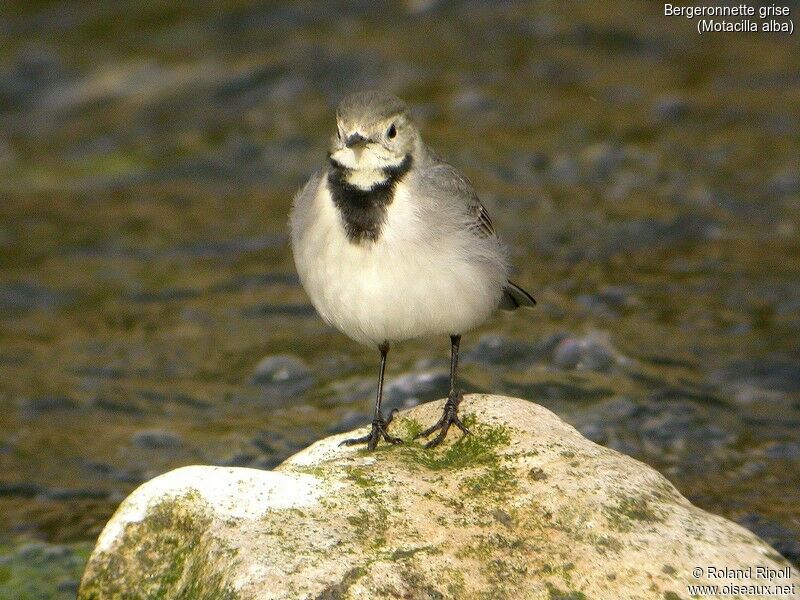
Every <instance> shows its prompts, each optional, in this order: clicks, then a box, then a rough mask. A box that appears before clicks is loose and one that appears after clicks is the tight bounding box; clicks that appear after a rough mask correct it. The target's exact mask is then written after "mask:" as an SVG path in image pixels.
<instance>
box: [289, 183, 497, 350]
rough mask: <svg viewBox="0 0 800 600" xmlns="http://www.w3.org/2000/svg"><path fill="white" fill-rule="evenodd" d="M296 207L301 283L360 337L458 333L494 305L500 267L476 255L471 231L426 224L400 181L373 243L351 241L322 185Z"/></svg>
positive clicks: (330, 316)
mask: <svg viewBox="0 0 800 600" xmlns="http://www.w3.org/2000/svg"><path fill="white" fill-rule="evenodd" d="M312 194H313V193H312ZM294 210H295V214H294V215H293V222H294V223H293V232H292V245H293V251H294V255H295V263H296V265H297V270H298V273H299V275H300V279H301V281H302V283H303V286H304V287H305V289H306V291H307V292H308V295H309V297H310V298H311V302H312V304H313V305H314V307H315V308H316V309H317V311H318V312H319V314H320V315H321V316H322V318H323V319H325V321H327V322H328V323H330V324H331V325H333V326H334V327H336V328H337V329H339V330H340V331H342V332H343V333H345V334H346V335H348V336H349V337H351V338H353V339H354V340H356V341H358V342H362V343H366V344H379V343H381V342H383V341H389V342H393V341H401V340H406V339H411V338H415V337H419V336H423V335H434V334H446V335H450V334H458V333H462V332H465V331H468V330H469V329H472V328H474V327H476V326H477V325H479V324H480V323H481V322H483V321H484V320H485V319H487V318H488V317H489V315H490V314H491V313H492V312H493V311H494V310H495V308H496V307H497V305H498V302H499V300H500V296H501V293H502V286H503V284H504V283H505V277H506V273H505V272H504V269H503V267H502V265H499V264H496V263H492V262H491V261H487V260H481V259H479V258H476V253H475V251H474V247H472V246H474V242H475V239H474V238H473V237H472V235H470V234H466V233H465V234H463V235H437V229H438V228H437V224H436V223H427V224H425V225H423V223H422V222H421V221H420V214H419V211H418V210H415V205H414V204H413V203H412V202H410V201H409V199H408V196H407V188H406V187H405V186H404V185H403V184H402V183H400V184H399V185H398V186H397V188H396V190H395V196H394V200H393V201H392V203H391V204H390V205H389V207H388V211H387V219H386V223H385V224H384V226H383V229H382V232H381V235H380V237H379V238H378V240H377V241H376V242H363V243H360V244H355V243H352V242H351V241H350V240H348V238H347V236H346V235H345V230H344V227H343V223H342V219H341V217H340V214H339V212H338V210H337V209H336V207H335V206H334V204H333V202H332V200H331V197H330V194H329V193H328V191H327V188H326V185H324V183H323V184H322V185H320V186H319V188H318V191H317V193H316V194H313V200H311V202H308V203H307V204H306V205H305V206H302V207H300V206H296V207H295V209H294ZM301 211H302V214H297V213H299V212H301ZM295 221H296V222H295ZM477 254H478V255H480V252H478V253H477Z"/></svg>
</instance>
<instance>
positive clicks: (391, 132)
mask: <svg viewBox="0 0 800 600" xmlns="http://www.w3.org/2000/svg"><path fill="white" fill-rule="evenodd" d="M386 136H387V137H388V138H389V139H390V140H393V139H394V138H395V137H396V136H397V127H395V126H394V123H392V124H391V125H390V126H389V130H388V131H387V132H386Z"/></svg>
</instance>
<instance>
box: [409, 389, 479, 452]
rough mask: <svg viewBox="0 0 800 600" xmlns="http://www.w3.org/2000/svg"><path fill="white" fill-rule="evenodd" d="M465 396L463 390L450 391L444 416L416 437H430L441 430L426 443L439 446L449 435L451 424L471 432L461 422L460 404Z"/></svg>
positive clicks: (426, 445) (415, 437) (467, 432)
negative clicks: (459, 415)
mask: <svg viewBox="0 0 800 600" xmlns="http://www.w3.org/2000/svg"><path fill="white" fill-rule="evenodd" d="M463 397H464V394H462V393H461V392H455V391H452V392H450V395H449V396H448V398H447V402H445V403H444V412H443V413H442V417H441V418H440V419H439V420H438V421H437V422H436V424H435V425H433V426H432V427H429V428H428V429H426V430H425V431H420V432H419V433H418V434H417V435H415V436H414V439H415V440H416V439H417V438H421V437H428V436H429V435H430V434H432V433H433V432H434V431H436V430H437V429H438V430H439V435H437V436H436V437H435V438H433V439H432V440H431V441H429V442H428V443H427V444H425V448H433V447H435V446H438V445H439V444H441V443H442V441H443V440H444V438H445V437H447V430H448V429H450V426H451V425H455V426H456V427H458V428H459V429H460V430H461V431H463V432H464V434H465V435H467V434H469V433H470V431H469V429H467V428H466V427H464V424H463V423H462V422H461V419H459V418H458V405H459V404H460V403H461V399H462V398H463Z"/></svg>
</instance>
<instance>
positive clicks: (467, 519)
mask: <svg viewBox="0 0 800 600" xmlns="http://www.w3.org/2000/svg"><path fill="white" fill-rule="evenodd" d="M441 407H442V403H441V402H433V403H430V404H425V405H422V406H418V407H415V408H413V409H411V410H409V411H407V412H405V413H402V414H400V415H399V416H398V417H397V418H396V419H395V421H394V422H393V423H392V426H391V428H392V430H393V432H394V433H395V434H398V435H401V436H403V437H404V438H405V439H407V440H410V439H411V438H412V437H413V435H414V434H415V433H417V432H418V431H420V429H421V428H422V427H423V426H427V425H428V424H430V423H432V422H434V421H435V420H436V419H437V418H438V417H439V414H440V411H441ZM461 412H462V414H463V415H464V418H465V421H466V422H467V424H468V426H469V427H470V428H471V430H472V432H473V434H472V435H470V436H467V437H464V438H460V436H459V435H457V434H456V432H453V433H452V434H451V435H450V437H449V438H448V440H447V443H446V444H445V445H443V447H440V448H437V449H435V450H424V449H422V448H421V446H420V445H419V444H417V443H411V442H409V443H406V444H405V445H402V446H383V447H379V449H378V450H377V451H375V452H373V453H368V452H366V451H364V450H362V449H358V448H348V447H339V445H338V444H339V442H340V441H341V440H342V439H344V438H346V437H350V436H352V435H353V434H352V433H350V434H342V435H337V436H333V437H330V438H327V439H325V440H322V441H320V442H317V443H316V444H314V445H312V446H311V447H309V448H308V449H306V450H304V451H302V452H300V453H299V454H297V455H295V456H294V457H292V458H291V459H289V460H288V461H286V462H285V463H283V464H282V465H281V466H280V467H278V468H277V469H276V470H275V471H272V472H270V471H257V470H253V469H237V468H221V467H186V468H183V469H178V470H176V471H173V472H171V473H167V474H165V475H162V476H161V477H157V478H156V479H154V480H152V481H150V482H148V483H146V484H144V485H143V486H141V487H140V488H139V489H138V490H136V491H135V492H134V493H133V494H132V495H131V496H130V497H129V498H128V499H127V500H125V502H124V503H123V504H122V506H120V508H119V510H118V511H117V513H116V514H115V515H114V517H113V518H112V519H111V521H110V522H109V523H108V525H107V526H106V528H105V530H104V531H103V533H102V535H101V536H100V539H99V540H98V543H97V547H96V548H95V550H94V552H93V554H92V556H91V558H90V560H89V564H88V566H87V568H86V572H85V574H84V577H83V582H82V585H81V590H80V595H79V597H80V598H81V599H82V600H89V599H113V598H166V599H169V598H187V599H188V598H192V599H209V600H211V599H215V600H216V599H225V598H231V599H233V598H238V599H242V600H245V599H246V600H249V599H256V598H258V599H264V600H266V599H278V598H310V599H326V598H328V599H333V598H420V599H422V598H491V599H501V598H512V599H519V598H542V599H550V600H552V599H555V598H562V599H566V598H570V599H609V600H610V599H613V600H619V599H623V598H635V599H637V600H641V599H648V598H653V599H656V598H657V599H659V600H663V599H665V598H668V599H673V600H674V599H675V598H689V596H690V591H689V590H688V588H687V586H688V585H691V584H695V583H701V584H702V583H711V584H719V585H724V584H726V583H735V584H737V585H748V584H755V583H760V584H766V583H770V584H773V585H774V584H786V585H791V584H792V583H794V584H795V589H796V590H800V581H798V579H797V578H796V576H795V577H794V578H792V576H791V575H790V576H789V577H790V578H789V579H786V578H780V577H778V578H777V579H773V580H772V581H771V582H767V581H766V580H759V579H757V572H756V567H759V566H761V567H769V568H771V569H776V570H777V569H786V567H788V566H789V565H788V563H787V562H786V560H785V559H783V558H782V557H781V556H780V555H779V554H777V553H776V552H775V551H774V550H773V549H772V548H770V547H769V546H768V545H767V544H766V543H764V542H763V541H761V540H760V539H758V538H757V537H756V536H755V535H753V534H752V533H750V532H748V531H747V530H745V529H744V528H742V527H740V526H739V525H736V524H734V523H732V522H730V521H727V520H725V519H723V518H720V517H717V516H714V515H711V514H709V513H706V512H704V511H702V510H700V509H698V508H696V507H694V506H692V505H691V504H690V503H689V502H688V501H687V500H686V499H685V498H684V497H683V496H681V495H680V494H679V493H678V492H677V491H676V490H675V488H674V487H673V486H672V484H670V483H669V482H668V481H667V480H666V479H665V478H664V477H663V476H661V475H660V474H659V473H657V472H656V471H654V470H653V469H651V468H650V467H647V466H646V465H643V464H642V463H639V462H637V461H635V460H633V459H631V458H628V457H627V456H624V455H621V454H619V453H617V452H614V451H612V450H609V449H606V448H603V447H601V446H598V445H596V444H594V443H592V442H590V441H588V440H586V439H585V438H583V437H582V436H581V435H580V434H579V433H578V432H577V431H576V430H575V429H573V428H572V427H570V426H569V425H566V424H565V423H563V422H562V421H561V420H560V419H559V418H558V417H556V416H555V415H554V414H552V413H551V412H549V411H547V410H545V409H544V408H542V407H540V406H537V405H535V404H532V403H529V402H526V401H523V400H517V399H512V398H504V397H499V396H486V395H472V396H467V397H466V399H465V401H464V402H463V404H462V406H461ZM709 567H716V568H728V569H747V568H750V569H751V571H752V578H745V579H741V578H739V579H736V580H724V579H722V580H720V579H715V580H706V579H703V578H700V579H697V578H695V577H694V575H693V570H694V569H698V568H702V569H703V573H704V574H707V573H708V569H709ZM782 573H785V571H784V572H782Z"/></svg>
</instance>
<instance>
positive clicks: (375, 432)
mask: <svg viewBox="0 0 800 600" xmlns="http://www.w3.org/2000/svg"><path fill="white" fill-rule="evenodd" d="M378 350H380V351H381V370H380V373H379V374H378V397H377V398H376V400H375V417H374V418H373V419H372V430H371V431H370V432H369V433H368V434H367V435H365V436H363V437H360V438H350V439H349V440H345V441H343V442H342V443H341V444H339V445H340V446H353V445H355V444H366V445H367V449H368V450H375V446H377V445H378V442H379V441H380V439H381V438H383V439H384V440H386V441H387V442H389V443H390V444H400V443H402V442H403V440H401V439H400V438H398V437H393V436H391V435H389V432H388V431H387V429H388V428H389V423H391V422H392V419H393V418H394V414H395V413H396V412H397V409H395V410H393V411H392V412H391V413H389V418H388V419H384V418H383V413H381V400H383V373H384V371H385V370H386V355H387V354H388V353H389V343H388V342H384V343H383V344H381V345H380V346H378Z"/></svg>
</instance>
